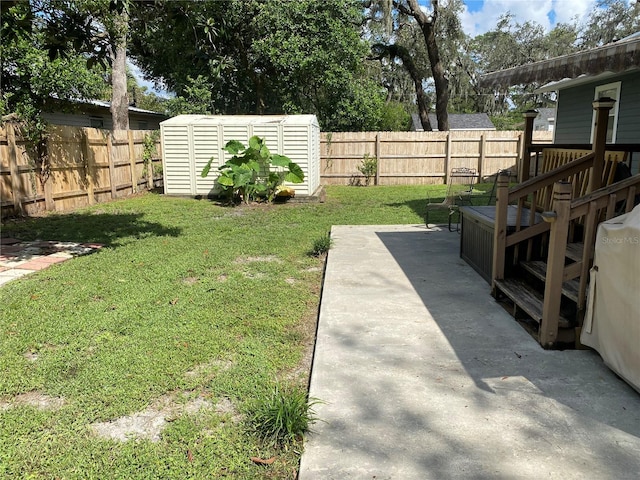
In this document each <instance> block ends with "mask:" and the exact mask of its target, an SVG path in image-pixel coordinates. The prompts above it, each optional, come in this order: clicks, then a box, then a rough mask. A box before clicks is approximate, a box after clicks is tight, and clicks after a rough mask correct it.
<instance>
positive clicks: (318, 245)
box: [310, 233, 333, 257]
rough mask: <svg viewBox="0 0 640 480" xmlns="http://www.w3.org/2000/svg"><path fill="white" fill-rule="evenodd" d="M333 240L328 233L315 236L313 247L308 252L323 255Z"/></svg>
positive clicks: (313, 254) (316, 255)
mask: <svg viewBox="0 0 640 480" xmlns="http://www.w3.org/2000/svg"><path fill="white" fill-rule="evenodd" d="M332 243H333V241H332V240H331V236H330V234H328V233H325V234H324V235H322V236H321V237H319V238H316V239H315V240H314V241H313V248H312V249H311V252H310V254H311V255H312V256H314V257H319V256H321V255H324V254H325V253H327V252H328V251H329V249H330V248H331V244H332Z"/></svg>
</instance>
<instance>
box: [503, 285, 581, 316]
mask: <svg viewBox="0 0 640 480" xmlns="http://www.w3.org/2000/svg"><path fill="white" fill-rule="evenodd" d="M495 283H496V287H497V288H498V290H499V291H500V292H502V293H503V294H504V295H505V296H507V297H508V298H509V299H511V301H512V302H513V303H515V304H516V305H517V306H518V307H520V309H522V310H523V311H524V312H526V313H527V315H529V316H530V317H531V318H532V319H534V320H535V321H536V322H538V324H540V323H541V322H542V308H543V304H544V298H543V295H542V294H541V293H540V292H538V291H537V290H535V289H534V288H532V287H531V285H529V284H527V283H526V282H525V281H523V280H520V279H518V278H505V279H503V280H496V281H495ZM558 326H559V327H560V328H570V327H571V323H570V322H569V320H567V319H566V318H565V317H563V316H562V315H560V318H559V320H558Z"/></svg>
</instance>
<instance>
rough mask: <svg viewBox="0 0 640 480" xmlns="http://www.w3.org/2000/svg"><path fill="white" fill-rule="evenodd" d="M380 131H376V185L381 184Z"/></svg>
mask: <svg viewBox="0 0 640 480" xmlns="http://www.w3.org/2000/svg"><path fill="white" fill-rule="evenodd" d="M381 161H382V159H381V158H380V132H377V133H376V178H375V180H374V181H375V183H374V185H380V162H381Z"/></svg>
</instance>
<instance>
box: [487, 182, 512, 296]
mask: <svg viewBox="0 0 640 480" xmlns="http://www.w3.org/2000/svg"><path fill="white" fill-rule="evenodd" d="M509 177H510V176H509V173H508V172H505V171H503V170H501V171H500V173H499V174H498V185H497V188H496V218H495V224H494V230H493V259H492V265H491V291H492V294H493V295H494V296H495V295H496V294H497V291H496V282H495V281H496V280H502V279H503V278H504V264H505V251H506V249H507V217H508V214H509Z"/></svg>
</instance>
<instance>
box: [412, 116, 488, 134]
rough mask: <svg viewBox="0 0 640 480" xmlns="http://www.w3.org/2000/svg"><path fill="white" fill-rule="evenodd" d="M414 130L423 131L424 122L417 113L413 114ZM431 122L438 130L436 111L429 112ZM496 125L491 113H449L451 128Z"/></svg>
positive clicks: (472, 128)
mask: <svg viewBox="0 0 640 480" xmlns="http://www.w3.org/2000/svg"><path fill="white" fill-rule="evenodd" d="M411 119H412V128H411V129H412V130H415V131H417V132H421V131H423V130H422V124H421V123H420V116H419V115H418V114H417V113H414V114H412V115H411ZM429 122H431V127H432V128H433V129H434V130H436V129H437V128H438V120H437V118H436V114H435V113H430V114H429ZM495 129H496V127H495V125H494V124H493V122H491V119H490V118H489V115H487V114H486V113H450V114H449V130H495Z"/></svg>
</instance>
